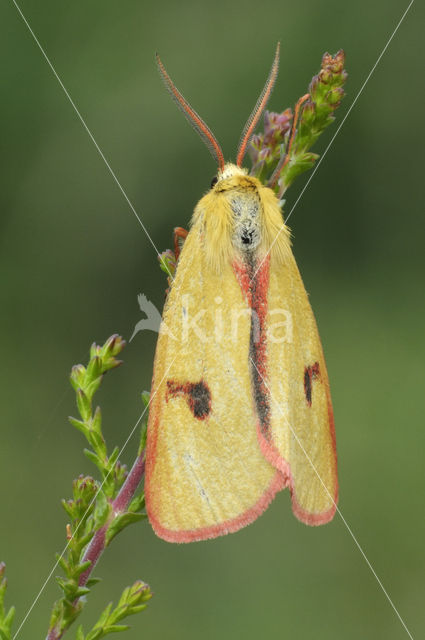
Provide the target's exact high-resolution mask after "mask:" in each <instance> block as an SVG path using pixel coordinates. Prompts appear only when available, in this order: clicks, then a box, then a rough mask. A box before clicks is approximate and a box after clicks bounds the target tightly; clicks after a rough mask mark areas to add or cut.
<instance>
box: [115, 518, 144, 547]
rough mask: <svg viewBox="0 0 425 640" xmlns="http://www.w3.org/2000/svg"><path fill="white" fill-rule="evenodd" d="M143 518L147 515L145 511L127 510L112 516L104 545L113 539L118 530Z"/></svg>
mask: <svg viewBox="0 0 425 640" xmlns="http://www.w3.org/2000/svg"><path fill="white" fill-rule="evenodd" d="M145 518H147V515H146V514H145V513H130V512H128V511H127V512H126V513H123V514H121V515H120V516H117V517H116V518H114V520H113V521H112V522H111V524H110V525H109V527H108V529H107V531H106V537H105V544H106V546H108V544H109V543H110V542H111V540H113V539H114V538H115V536H116V535H117V534H118V533H119V532H120V531H122V530H123V529H125V527H128V525H130V524H133V523H134V522H139V521H140V520H143V519H145Z"/></svg>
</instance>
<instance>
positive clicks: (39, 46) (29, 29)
mask: <svg viewBox="0 0 425 640" xmlns="http://www.w3.org/2000/svg"><path fill="white" fill-rule="evenodd" d="M12 2H13V4H14V5H15V7H16V9H17V11H18V13H19V15H20V16H21V18H22V20H23V21H24V23H25V25H26V27H27V29H28V31H29V32H30V34H31V35H32V37H33V39H34V41H35V43H36V45H37V46H38V48H39V49H40V51H41V53H42V55H43V57H44V59H45V60H46V62H47V64H48V65H49V67H50V69H51V70H52V72H53V74H54V76H55V78H56V80H57V81H58V82H59V84H60V86H61V88H62V90H63V92H64V93H65V95H66V97H67V98H68V100H69V102H70V103H71V106H72V108H73V109H74V111H75V113H76V114H77V116H78V118H79V120H80V122H81V124H82V125H83V127H84V129H85V130H86V131H87V133H88V135H89V137H90V139H91V141H92V142H93V144H94V146H95V147H96V149H97V151H98V153H99V155H100V157H101V158H102V160H103V162H104V163H105V165H106V167H107V168H108V170H109V173H110V174H111V176H112V177H113V179H114V181H115V183H116V185H117V187H118V189H119V190H120V191H121V193H122V195H123V196H124V198H125V200H126V201H127V204H128V206H129V207H130V209H131V210H132V212H133V213H134V215H135V216H136V218H137V220H138V222H139V224H140V226H141V227H142V229H143V231H144V232H145V234H146V236H147V237H148V239H149V241H150V243H151V245H152V246H153V248H154V249H155V251H156V253H157V255H160V252H159V251H158V249H157V247H156V245H155V243H154V241H153V240H152V238H151V236H150V235H149V232H148V230H147V229H146V227H145V225H144V224H143V222H142V220H141V218H140V216H139V215H138V213H137V211H136V209H135V208H134V206H133V203H132V202H131V200H130V198H129V197H128V195H127V194H126V192H125V191H124V188H123V187H122V186H121V183H120V181H119V180H118V178H117V176H116V175H115V172H114V170H113V169H112V167H111V165H110V164H109V162H108V161H107V159H106V157H105V154H104V153H103V151H102V149H101V148H100V147H99V145H98V143H97V142H96V139H95V137H94V135H93V134H92V132H91V131H90V129H89V128H88V126H87V124H86V121H85V120H84V118H83V116H82V115H81V113H80V112H79V110H78V108H77V106H76V104H75V102H74V101H73V99H72V98H71V96H70V95H69V93H68V91H67V89H66V87H65V85H64V84H63V82H62V80H61V79H60V77H59V75H58V73H57V71H56V69H55V68H54V66H53V64H52V62H51V61H50V58H49V57H48V55H47V53H46V52H45V51H44V49H43V47H42V46H41V44H40V41H39V40H38V38H37V36H36V35H35V33H34V31H33V30H32V29H31V27H30V25H29V23H28V20H27V19H26V17H25V16H24V14H23V13H22V10H21V8H20V7H19V5H18V3H17V2H16V0H12ZM164 264H165V262H164ZM165 266H166V268H167V270H168V266H167V265H165ZM169 275H170V277H171V279H173V276H172V274H171V273H169Z"/></svg>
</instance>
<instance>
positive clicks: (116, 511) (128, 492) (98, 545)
mask: <svg viewBox="0 0 425 640" xmlns="http://www.w3.org/2000/svg"><path fill="white" fill-rule="evenodd" d="M144 472H145V451H144V450H143V451H142V452H141V453H140V454H139V455H138V456H137V458H136V460H135V462H134V464H133V466H132V468H131V470H130V472H129V474H128V476H127V478H126V480H125V482H124V484H123V486H122V487H121V489H120V491H119V493H118V495H117V497H116V498H115V500H114V501H113V502H112V513H113V517H114V518H115V517H116V516H119V515H121V514H122V513H124V512H125V511H126V509H127V507H128V505H129V504H130V502H131V500H132V498H133V497H134V495H135V493H136V491H137V487H138V486H139V484H140V482H141V480H142V478H143V475H144ZM109 524H110V522H107V523H106V524H105V525H104V526H103V527H102V528H101V529H99V531H97V532H96V533H95V535H94V537H93V539H92V541H91V542H90V544H89V546H88V547H87V550H86V552H85V554H84V557H83V562H87V561H88V560H89V561H90V562H91V565H90V567H89V568H88V569H87V570H86V571H84V573H82V574H81V576H80V579H79V585H80V586H84V585H85V584H86V582H87V580H88V578H89V576H90V574H91V572H92V571H93V569H94V567H95V565H96V563H97V561H98V560H99V558H100V556H101V555H102V553H103V551H104V550H105V536H106V530H107V529H108V527H109Z"/></svg>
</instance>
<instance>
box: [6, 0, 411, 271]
mask: <svg viewBox="0 0 425 640" xmlns="http://www.w3.org/2000/svg"><path fill="white" fill-rule="evenodd" d="M13 1H14V0H13ZM414 1H415V0H410V3H409V6H408V7H407V9H406V10H405V12H404V13H403V15H402V16H401V18H400V20H399V21H398V23H397V26H396V28H395V29H394V31H393V32H392V34H391V36H390V37H389V39H388V41H387V44H386V45H385V47H384V48H383V49H382V51H381V53H380V54H379V56H378V59H377V60H376V62H375V64H374V65H373V67H372V69H371V70H370V71H369V73H368V75H367V77H366V80H365V81H364V82H363V84H362V86H361V87H360V89H359V91H358V93H357V95H356V97H355V98H354V100H353V102H352V103H351V105H350V107H349V109H348V111H347V113H346V114H345V116H344V118H343V119H342V122H341V123H340V125H339V126H338V128H337V130H336V131H335V133H334V135H333V136H332V138H331V141H330V142H329V144H328V146H327V147H326V149H325V151H324V153H323V154H322V156H321V157H320V158H319V160H318V162H317V164H316V166H315V167H314V169H313V171H312V173H311V174H310V177H309V179H308V180H307V182H306V183H305V185H304V187H303V189H302V191H301V193H300V195H299V196H298V198H297V199H296V200H295V203H294V204H293V206H292V208H291V210H290V212H289V213H288V215H287V217H286V219H285V224H286V223H287V222H288V220H289V218H290V217H291V215H292V213H293V211H294V209H295V207H296V206H297V204H298V203H299V201H300V200H301V198H302V196H303V195H304V191H305V190H306V189H307V187H308V185H309V184H310V182H311V181H312V180H313V177H314V175H315V173H316V171H317V170H318V168H319V167H320V165H321V163H322V161H323V159H324V157H325V156H326V154H327V152H328V151H329V149H330V148H331V146H332V144H333V142H334V140H335V138H336V137H337V135H338V133H339V132H340V131H341V127H342V125H343V124H344V122H345V121H346V120H347V118H348V116H349V115H350V113H351V110H352V109H353V107H354V105H355V104H356V102H357V100H358V99H359V98H360V95H361V94H362V92H363V89H364V88H365V86H366V85H367V83H368V82H369V80H370V78H371V76H372V74H373V72H374V71H375V69H376V67H377V66H378V64H379V62H380V61H381V58H382V56H383V55H384V53H385V52H386V50H387V49H388V47H389V45H390V42H391V40H392V39H393V38H394V36H395V34H396V33H397V31H398V28H399V27H400V25H401V23H402V22H403V20H404V18H405V17H406V15H407V13H408V11H409V9H410V7H411V6H412V4H413V3H414ZM283 228H284V227H281V229H280V230H279V232H278V233H277V235H276V237H275V239H274V240H273V242H272V244H271V245H270V247H269V250H268V251H267V253H266V255H265V256H264V257H263V259H262V260H261V262H260V264H259V266H258V267H257V270H256V271H255V273H254V275H253V276H252V280H253V279H254V278H255V276H256V275H257V272H258V270H259V269H260V267H261V265H262V264H263V262H264V260H265V259H266V258H267V256H268V255H269V253H270V251H271V250H272V247H273V245H274V244H275V242H276V240H277V239H278V237H279V236H280V234H281V232H282V230H283ZM252 280H251V282H252Z"/></svg>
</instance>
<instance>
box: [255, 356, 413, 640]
mask: <svg viewBox="0 0 425 640" xmlns="http://www.w3.org/2000/svg"><path fill="white" fill-rule="evenodd" d="M251 363H252V364H253V365H254V367H255V369H256V370H257V373H258V375H259V376H260V378H261V380H262V381H263V383H264V385H265V386H266V388H267V390H268V392H269V394H270V398H271V400H272V402H273V404H274V405H275V406H277V407H278V408H279V411H280V413H281V415H282V417H283V418H284V420H285V422H286V424H287V425H288V427H289V429H290V431H291V433H292V435H293V436H294V438H295V440H296V441H297V443H298V445H299V446H300V447H301V449H302V451H303V453H304V455H305V457H306V458H307V460H308V461H309V463H310V465H311V467H312V469H313V471H314V473H315V474H316V475H317V477H318V478H319V480H320V483H321V484H322V486H323V488H324V489H325V491H326V493H327V494H328V496H329V498H330V499H331V501H332V502H333V504H334V506H335V509H336V511H337V512H338V515H339V517H340V518H341V520H342V521H343V523H344V525H345V527H346V529H347V531H348V533H349V534H350V536H351V537H352V539H353V540H354V542H355V544H356V547H357V548H358V550H359V551H360V553H361V554H362V556H363V558H364V560H365V562H366V564H367V566H368V567H369V569H370V570H371V572H372V574H373V576H374V577H375V580H376V581H377V583H378V584H379V586H380V587H381V589H382V591H383V593H384V595H385V597H386V598H387V600H388V602H389V603H390V605H391V607H392V608H393V610H394V612H395V614H396V615H397V617H398V619H399V620H400V622H401V624H402V625H403V627H404V629H405V631H406V633H407V635H408V636H409V638H410V639H411V640H413V636H412V634H411V633H410V631H409V629H408V628H407V626H406V623H405V622H404V620H403V618H402V617H401V615H400V614H399V612H398V610H397V608H396V606H395V604H394V602H393V601H392V600H391V598H390V596H389V594H388V592H387V590H386V589H385V587H384V585H383V584H382V582H381V580H380V579H379V577H378V575H377V573H376V571H375V569H374V568H373V567H372V565H371V563H370V561H369V560H368V558H367V556H366V554H365V552H364V551H363V549H362V547H361V546H360V543H359V541H358V540H357V538H356V536H355V535H354V533H353V531H352V530H351V528H350V526H349V524H348V522H347V521H346V519H345V518H344V516H343V515H342V513H341V510H340V509H339V507H338V505H337V504H336V502H335V500H334V499H333V496H332V495H331V493H330V492H329V489H328V488H327V486H326V485H325V483H324V482H323V480H322V478H321V476H320V474H319V472H318V471H317V469H316V466H315V465H314V462H313V461H312V459H311V458H310V456H309V455H308V453H307V451H306V450H305V449H304V447H303V445H302V443H301V441H300V439H299V438H298V436H297V434H296V433H295V431H294V430H293V428H292V427H291V425H290V424H289V421H288V420H287V417H286V416H285V414H284V413H283V411H282V408H281V406H280V405H279V404H278V403H277V402H274V400H273V396H272V392H271V390H270V387H269V386H268V384H267V382H266V381H265V379H264V378H263V376H262V375H261V373H260V371H259V370H258V367H257V365H256V364H255V362H254V360H253V359H252V358H251Z"/></svg>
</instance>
